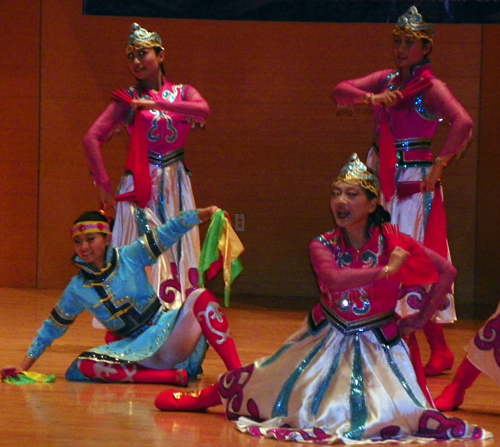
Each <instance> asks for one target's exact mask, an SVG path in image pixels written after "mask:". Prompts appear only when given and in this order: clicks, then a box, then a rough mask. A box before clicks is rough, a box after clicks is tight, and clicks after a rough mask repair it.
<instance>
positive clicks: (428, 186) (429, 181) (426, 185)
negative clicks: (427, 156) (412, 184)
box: [420, 165, 443, 193]
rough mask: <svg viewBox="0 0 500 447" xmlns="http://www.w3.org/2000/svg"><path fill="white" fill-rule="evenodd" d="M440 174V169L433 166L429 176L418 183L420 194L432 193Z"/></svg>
mask: <svg viewBox="0 0 500 447" xmlns="http://www.w3.org/2000/svg"><path fill="white" fill-rule="evenodd" d="M442 172H443V171H442V169H441V168H439V167H437V166H436V165H433V166H432V169H431V171H430V172H429V175H428V176H427V177H426V178H425V179H424V180H422V182H420V192H422V193H424V192H434V191H435V190H436V183H438V182H439V180H440V178H441V174H442Z"/></svg>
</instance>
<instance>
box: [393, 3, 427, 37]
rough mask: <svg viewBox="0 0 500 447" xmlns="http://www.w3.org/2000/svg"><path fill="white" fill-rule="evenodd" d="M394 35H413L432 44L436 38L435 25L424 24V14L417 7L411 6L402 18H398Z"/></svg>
mask: <svg viewBox="0 0 500 447" xmlns="http://www.w3.org/2000/svg"><path fill="white" fill-rule="evenodd" d="M392 32H393V34H411V35H413V36H415V37H417V38H419V39H427V40H429V41H430V42H432V38H433V36H434V25H433V24H432V23H426V22H424V19H423V18H422V14H420V13H419V12H418V9H417V8H416V7H415V6H411V7H410V9H408V11H406V12H405V13H404V14H403V15H402V16H400V17H399V18H398V22H397V24H396V28H394V30H393V31H392Z"/></svg>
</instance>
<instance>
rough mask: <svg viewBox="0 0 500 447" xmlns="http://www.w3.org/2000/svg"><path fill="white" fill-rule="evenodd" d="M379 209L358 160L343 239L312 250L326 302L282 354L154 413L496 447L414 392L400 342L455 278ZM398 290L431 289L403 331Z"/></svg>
mask: <svg viewBox="0 0 500 447" xmlns="http://www.w3.org/2000/svg"><path fill="white" fill-rule="evenodd" d="M378 198H379V183H378V179H377V177H376V176H375V175H374V174H372V173H371V172H370V171H369V170H368V169H367V168H366V166H365V165H364V164H363V163H362V162H360V160H359V158H358V156H357V155H356V154H353V156H352V157H351V159H350V161H349V162H348V163H347V164H346V166H345V167H344V168H343V169H342V170H341V172H340V175H339V176H338V177H337V179H336V180H335V181H334V183H333V185H332V196H331V200H330V207H331V210H332V213H333V216H334V218H335V222H336V226H337V228H336V229H335V230H333V231H329V232H327V233H324V234H322V235H321V236H319V237H317V238H316V239H314V240H313V241H312V242H311V244H310V254H311V262H312V266H313V268H314V270H315V272H316V275H317V281H318V286H319V289H320V291H321V296H320V302H319V303H318V304H317V305H316V306H315V307H314V308H313V309H312V311H311V312H310V314H309V316H308V318H307V320H306V321H305V322H304V324H303V326H302V328H301V329H299V330H298V332H296V333H295V334H294V335H292V336H291V337H290V338H289V339H288V340H287V341H286V343H285V344H284V345H283V347H282V348H280V349H279V350H278V351H277V352H276V353H275V354H274V355H272V356H270V357H266V358H262V359H260V360H257V361H256V362H254V363H252V364H251V365H248V366H245V367H242V368H238V369H236V370H234V371H229V372H227V373H225V374H224V375H222V376H221V378H220V379H219V381H218V383H217V384H215V385H212V386H211V387H208V388H205V389H203V390H201V391H195V392H175V391H174V390H166V391H164V392H162V393H160V394H159V395H158V396H157V398H156V402H155V404H156V406H157V408H159V409H160V410H164V411H189V410H190V411H195V410H203V409H207V408H208V407H210V406H213V405H218V404H221V403H223V404H224V405H225V407H226V415H227V417H228V418H229V419H232V420H237V426H238V428H239V430H241V431H242V432H247V433H249V434H251V435H253V436H257V437H269V438H276V439H279V440H283V441H295V442H297V441H303V442H317V443H321V444H329V443H336V442H344V443H346V444H354V443H363V442H382V441H386V442H395V443H397V442H412V441H415V442H419V441H420V442H422V438H426V439H429V438H437V439H450V438H458V439H486V438H490V437H491V436H492V435H491V433H489V432H487V431H485V430H482V429H481V428H478V427H476V426H472V425H469V424H468V423H466V422H464V421H461V420H459V419H453V420H450V419H448V418H447V417H446V416H445V415H443V414H442V413H440V412H438V411H436V410H435V409H434V408H433V406H432V405H431V403H430V402H429V401H428V400H427V399H426V394H425V392H424V390H423V389H422V387H421V386H419V384H418V382H417V379H416V374H415V370H414V368H413V366H412V363H411V360H410V356H409V352H408V348H407V345H406V343H405V342H404V341H403V340H402V338H401V334H407V333H410V332H412V331H414V330H416V329H420V328H422V326H423V325H424V324H425V323H426V322H427V321H428V319H429V318H431V317H432V316H433V315H434V313H435V311H436V309H437V308H438V307H439V306H440V305H441V304H442V302H441V300H442V299H443V298H442V297H444V296H445V295H446V292H447V291H448V290H449V289H450V287H451V285H452V283H453V281H454V279H455V275H456V270H455V268H454V267H453V266H452V265H451V264H450V263H449V262H448V261H447V260H446V259H445V258H443V257H441V256H439V255H438V254H436V253H435V252H433V251H431V250H429V249H427V248H425V247H423V246H422V245H421V244H419V243H417V242H415V241H414V240H413V239H412V238H411V237H409V236H406V235H403V234H400V233H399V231H398V230H397V228H396V227H394V226H392V225H391V224H389V223H388V222H389V220H390V216H389V214H388V213H387V212H386V211H385V210H384V209H383V208H382V207H381V206H380V205H379V203H378ZM401 284H403V285H407V286H413V287H416V285H417V284H421V285H422V286H430V287H427V288H426V289H424V288H423V287H422V290H424V292H422V293H421V300H422V303H421V304H422V307H421V308H422V310H421V312H418V313H415V314H413V315H411V316H407V317H405V318H402V319H399V320H397V318H396V315H395V308H396V303H397V300H398V295H399V289H400V285H401ZM427 289H428V293H425V290H427Z"/></svg>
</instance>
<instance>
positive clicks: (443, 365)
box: [424, 321, 454, 376]
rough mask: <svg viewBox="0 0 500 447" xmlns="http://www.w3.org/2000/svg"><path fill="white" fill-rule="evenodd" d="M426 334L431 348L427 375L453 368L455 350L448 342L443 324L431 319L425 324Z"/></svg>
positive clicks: (425, 368) (426, 370) (425, 369)
mask: <svg viewBox="0 0 500 447" xmlns="http://www.w3.org/2000/svg"><path fill="white" fill-rule="evenodd" d="M424 334H425V338H426V339H427V342H428V343H429V346H430V348H431V357H430V359H429V362H428V363H427V365H425V367H424V371H425V375H426V376H438V375H439V374H442V373H443V372H444V371H449V370H450V369H451V368H453V360H454V356H453V352H451V349H450V348H449V347H448V345H447V344H446V340H445V338H444V332H443V325H442V324H439V323H434V322H432V321H429V322H427V323H426V324H425V326H424Z"/></svg>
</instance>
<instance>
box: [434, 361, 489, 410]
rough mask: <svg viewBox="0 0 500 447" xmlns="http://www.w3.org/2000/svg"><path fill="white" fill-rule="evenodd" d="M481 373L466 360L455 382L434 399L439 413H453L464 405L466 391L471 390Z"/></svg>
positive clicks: (458, 370) (460, 367)
mask: <svg viewBox="0 0 500 447" xmlns="http://www.w3.org/2000/svg"><path fill="white" fill-rule="evenodd" d="M479 374H481V371H480V370H479V369H477V368H476V367H475V366H474V365H473V364H472V363H471V362H470V361H469V359H467V358H465V359H464V360H463V362H462V363H461V364H460V366H459V367H458V369H457V372H456V374H455V376H454V377H453V381H452V382H451V383H450V384H449V385H448V386H447V387H446V388H445V389H444V390H443V391H442V393H441V394H440V395H439V396H438V397H437V398H436V399H434V405H435V406H436V408H437V409H438V410H439V411H453V410H456V409H457V408H458V407H459V406H460V405H462V404H463V402H464V398H465V390H467V388H470V387H471V386H472V384H473V383H474V381H475V380H476V379H477V378H478V376H479Z"/></svg>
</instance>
